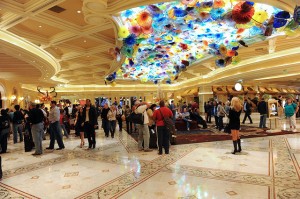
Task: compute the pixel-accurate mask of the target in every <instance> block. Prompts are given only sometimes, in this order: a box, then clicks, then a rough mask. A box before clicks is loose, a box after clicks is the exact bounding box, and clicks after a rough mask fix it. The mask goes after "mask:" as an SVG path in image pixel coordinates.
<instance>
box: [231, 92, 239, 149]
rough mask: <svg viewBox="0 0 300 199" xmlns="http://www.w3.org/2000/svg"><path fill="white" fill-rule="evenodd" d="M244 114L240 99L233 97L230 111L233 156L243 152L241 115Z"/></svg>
mask: <svg viewBox="0 0 300 199" xmlns="http://www.w3.org/2000/svg"><path fill="white" fill-rule="evenodd" d="M241 112H242V104H241V101H240V100H239V98H237V97H233V98H232V100H231V107H230V110H229V127H230V129H231V135H232V141H233V147H234V151H233V152H232V154H235V153H236V152H241V151H242V148H241V140H240V135H239V131H240V115H241Z"/></svg>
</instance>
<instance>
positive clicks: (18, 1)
mask: <svg viewBox="0 0 300 199" xmlns="http://www.w3.org/2000/svg"><path fill="white" fill-rule="evenodd" d="M13 1H15V2H17V3H20V4H26V3H28V2H29V1H31V0H13Z"/></svg>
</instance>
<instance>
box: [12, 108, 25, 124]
mask: <svg viewBox="0 0 300 199" xmlns="http://www.w3.org/2000/svg"><path fill="white" fill-rule="evenodd" d="M23 120H24V115H23V113H22V112H21V111H15V112H14V116H13V123H14V124H22V122H23Z"/></svg>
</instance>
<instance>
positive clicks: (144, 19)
mask: <svg viewBox="0 0 300 199" xmlns="http://www.w3.org/2000/svg"><path fill="white" fill-rule="evenodd" d="M136 21H137V23H138V24H139V25H140V26H142V27H149V26H151V25H152V16H151V14H150V13H149V12H146V11H144V12H140V13H139V14H138V16H137V19H136Z"/></svg>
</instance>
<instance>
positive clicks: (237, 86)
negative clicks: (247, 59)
mask: <svg viewBox="0 0 300 199" xmlns="http://www.w3.org/2000/svg"><path fill="white" fill-rule="evenodd" d="M242 83H243V80H238V81H237V82H236V83H235V85H234V88H235V90H237V91H241V90H242V88H243V86H242Z"/></svg>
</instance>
